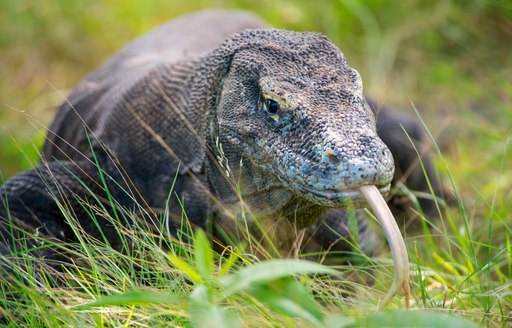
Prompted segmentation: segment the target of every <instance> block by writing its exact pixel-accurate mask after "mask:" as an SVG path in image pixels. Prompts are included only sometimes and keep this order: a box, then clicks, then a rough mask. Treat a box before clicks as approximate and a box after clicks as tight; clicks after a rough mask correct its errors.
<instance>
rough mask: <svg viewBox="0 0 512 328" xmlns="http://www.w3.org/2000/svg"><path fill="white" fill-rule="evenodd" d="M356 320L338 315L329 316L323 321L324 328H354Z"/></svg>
mask: <svg viewBox="0 0 512 328" xmlns="http://www.w3.org/2000/svg"><path fill="white" fill-rule="evenodd" d="M355 323H356V319H354V318H349V317H345V316H342V315H339V314H335V315H331V316H329V317H328V318H327V319H326V320H325V327H326V328H348V327H354V324H355Z"/></svg>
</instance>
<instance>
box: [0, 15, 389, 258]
mask: <svg viewBox="0 0 512 328" xmlns="http://www.w3.org/2000/svg"><path fill="white" fill-rule="evenodd" d="M265 27H266V26H265V24H264V23H263V22H262V21H260V20H259V19H257V18H255V17H254V16H252V15H249V14H246V13H240V12H226V11H209V12H201V13H197V14H192V15H189V16H185V17H183V18H180V19H178V20H175V21H173V22H171V23H168V24H166V25H163V26H162V27H160V28H158V29H156V30H155V31H153V32H150V33H148V34H147V35H145V36H143V37H141V38H139V39H138V40H136V41H134V42H133V43H132V44H130V45H128V46H127V47H126V48H124V49H123V50H121V51H120V53H119V54H117V55H116V56H114V57H113V58H112V59H110V60H109V61H108V62H107V63H105V64H104V65H103V66H102V67H101V68H99V69H98V70H97V71H95V72H93V73H92V74H90V75H89V76H87V77H86V78H85V79H84V80H82V81H81V82H80V83H79V84H78V86H77V87H76V89H75V90H74V91H73V92H72V93H71V95H70V96H69V98H68V100H67V101H66V102H64V103H63V104H62V106H61V107H60V110H59V112H58V114H57V117H56V119H55V121H54V123H53V124H52V126H51V127H50V129H49V133H48V137H47V141H46V143H45V145H44V148H43V154H44V159H45V163H43V164H41V165H40V166H39V167H37V168H35V169H34V170H31V171H27V172H24V173H21V174H20V175H17V176H15V177H13V178H12V179H11V180H9V181H8V182H7V183H6V184H5V185H4V186H2V187H1V188H0V193H1V194H2V199H3V200H4V201H3V202H0V219H1V221H2V227H1V228H2V229H1V235H0V237H2V238H1V239H3V242H1V243H0V244H3V246H2V247H0V248H2V252H3V253H6V252H9V249H11V248H12V247H15V245H12V241H13V238H12V237H13V232H12V230H11V229H10V228H9V227H10V222H11V221H12V222H14V225H15V226H18V227H22V228H23V229H24V230H29V231H35V230H37V233H38V234H39V236H46V237H48V238H53V239H58V240H64V241H74V240H76V237H75V236H74V234H73V232H72V231H71V230H70V228H69V225H68V223H67V222H66V220H65V218H64V217H63V216H62V214H60V206H59V204H58V202H59V201H60V202H61V203H62V204H64V205H65V206H67V207H68V208H70V209H71V210H73V212H74V213H75V215H76V216H77V218H78V220H79V222H80V224H81V226H82V227H83V228H84V229H85V230H86V231H87V232H88V233H90V234H91V235H93V236H98V238H100V236H102V234H101V233H100V232H99V231H98V227H97V225H96V224H95V223H94V222H91V220H90V218H89V216H88V215H87V213H86V211H85V210H84V206H83V202H84V201H86V203H92V205H94V204H95V203H97V202H100V203H103V204H106V205H107V208H109V206H110V205H111V201H110V199H111V198H110V196H112V197H113V199H115V200H116V202H117V203H116V205H117V206H118V207H119V208H128V209H133V208H135V207H136V206H135V204H136V203H137V204H140V206H141V207H143V208H145V209H146V210H148V211H149V213H153V214H154V216H156V219H158V216H159V213H161V212H163V210H164V208H165V207H166V206H169V209H170V215H171V218H172V219H174V221H173V224H174V226H173V227H171V228H172V230H173V229H178V228H179V226H180V220H181V215H182V209H181V205H180V202H181V203H182V204H183V207H184V209H185V211H186V213H187V215H188V218H189V219H190V223H191V224H192V225H193V226H198V227H201V228H204V229H207V228H208V227H209V225H210V224H211V223H213V224H215V225H216V226H218V227H220V228H221V229H224V230H228V231H229V230H236V229H237V225H238V224H239V223H240V219H241V218H242V217H244V218H247V220H249V221H251V220H252V222H254V221H261V222H267V223H268V222H270V223H276V222H281V221H280V219H281V218H284V219H286V220H287V221H288V222H289V223H291V224H292V226H294V227H295V229H300V228H304V227H308V226H309V227H310V228H309V229H310V232H311V234H312V235H313V239H314V240H315V241H316V243H318V244H319V247H320V248H332V247H333V245H334V248H335V249H347V248H348V245H347V243H345V242H343V241H342V240H341V239H342V238H339V237H340V236H341V237H346V238H348V236H349V233H348V228H347V225H348V224H347V214H346V213H345V212H344V211H343V210H342V209H351V208H360V207H363V206H366V205H367V204H366V201H364V198H363V196H362V194H361V193H360V192H359V187H361V186H363V185H376V186H378V187H379V188H380V189H381V191H382V192H386V191H387V190H389V184H390V182H391V180H392V178H393V170H394V165H393V157H392V155H391V153H390V151H389V150H388V148H387V147H386V145H385V144H384V143H383V142H382V141H381V140H380V138H379V136H378V135H377V132H376V126H375V117H374V113H373V112H372V110H370V108H369V106H368V104H367V102H366V100H365V98H364V96H363V89H362V82H361V78H360V76H359V74H358V73H357V72H356V71H355V70H354V69H353V68H351V67H349V65H348V64H347V62H346V60H345V58H344V56H343V54H342V53H341V51H340V50H339V49H338V48H337V47H336V46H334V45H333V44H332V43H331V42H330V41H329V40H328V39H327V38H326V37H325V36H322V35H321V34H317V33H297V32H289V31H282V30H273V29H268V28H265ZM262 28H264V29H262ZM245 29H249V30H246V31H244V30H245ZM100 172H101V174H100ZM175 177H177V180H176V182H175V183H174V178H175ZM63 182H64V183H63ZM61 184H63V187H61V186H60V185H61ZM172 186H174V188H173V193H172V195H171V197H169V191H170V189H171V187H172ZM106 189H108V193H107V192H106ZM48 190H50V191H52V194H53V195H52V194H50V193H48ZM174 196H177V197H174ZM177 198H179V199H180V202H179V201H178V200H177ZM168 200H169V203H167V201H168ZM2 203H3V205H2ZM111 211H114V210H113V209H111ZM8 213H9V214H8ZM356 216H357V217H358V224H359V230H360V232H361V233H362V235H361V236H360V240H361V247H362V248H363V249H365V250H366V251H372V248H373V247H374V245H373V242H372V241H373V239H372V237H371V236H370V235H369V234H368V232H367V231H368V230H367V229H366V223H365V221H364V220H363V219H362V217H361V215H360V214H356ZM210 219H212V220H210ZM313 223H314V224H313ZM312 224H313V225H312ZM249 225H250V226H251V222H249ZM328 225H329V226H333V227H334V228H335V231H336V232H337V233H336V234H334V235H333V231H332V229H331V228H330V227H328ZM284 226H287V227H288V225H286V224H285V225H284ZM99 227H100V228H101V229H102V230H103V231H104V233H105V235H107V236H109V238H111V240H110V243H111V244H112V245H113V246H114V247H121V243H120V241H119V239H118V237H116V233H115V231H114V230H113V228H112V227H111V226H110V225H109V224H108V223H107V222H106V221H104V220H102V218H101V217H100V218H99ZM15 235H16V237H20V238H21V239H28V242H29V243H31V244H33V243H35V241H33V240H30V237H27V236H19V234H18V233H15ZM289 235H293V233H291V232H290V233H289ZM45 255H47V256H48V257H52V256H53V255H54V254H45Z"/></svg>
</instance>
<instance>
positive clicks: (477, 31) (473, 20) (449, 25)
mask: <svg viewBox="0 0 512 328" xmlns="http://www.w3.org/2000/svg"><path fill="white" fill-rule="evenodd" d="M204 8H239V9H246V10H250V11H253V12H255V13H257V14H259V15H260V16H262V17H263V18H264V19H266V20H267V21H268V22H269V23H270V24H272V25H274V26H276V27H279V28H286V29H291V30H299V31H305V30H313V31H320V32H323V33H324V34H326V35H327V36H329V37H330V39H331V40H332V41H333V42H334V43H336V44H337V45H338V46H339V47H340V49H342V51H343V52H344V53H345V55H346V56H347V58H348V60H349V63H350V64H351V65H352V66H353V67H355V68H356V69H358V70H359V72H360V73H361V76H362V77H363V81H364V85H365V90H366V92H367V94H369V95H371V96H372V97H373V98H374V99H376V100H377V102H379V103H386V104H388V105H391V106H395V107H397V108H401V109H402V110H403V111H404V112H409V113H411V114H413V115H414V111H413V104H414V106H416V107H417V108H418V109H419V111H420V113H421V115H422V117H423V118H424V119H425V121H426V122H427V125H428V127H429V129H430V130H431V131H432V133H433V135H434V136H435V137H436V139H437V140H438V141H439V143H440V144H441V146H442V149H443V161H446V162H447V163H448V164H449V167H450V168H451V171H452V172H451V174H452V177H453V178H454V180H456V182H457V183H458V184H459V186H460V189H461V191H462V192H463V193H466V194H467V195H468V196H469V197H470V198H469V199H470V201H471V199H472V198H474V197H476V198H479V197H481V198H483V199H484V200H485V202H491V201H492V197H493V195H494V194H498V195H499V198H498V200H500V201H501V202H502V203H503V202H504V200H505V199H507V197H509V198H510V195H511V188H512V173H511V171H512V164H511V162H512V156H511V152H510V150H507V147H508V146H510V139H511V135H512V129H511V127H512V78H511V76H512V2H511V1H508V0H496V1H478V0H473V1H464V0H457V1H456V0H451V1H448V0H446V1H430V0H429V1H421V0H406V1H402V2H400V3H398V2H396V3H394V5H393V4H391V2H389V1H384V0H368V1H355V0H352V1H306V0H303V1H288V0H279V1H276V0H271V1H269V0H263V1H243V0H236V1H220V0H218V1H213V0H212V1H206V0H203V1H147V0H108V1H80V0H53V1H31V0H0V31H1V33H0V63H1V64H0V173H1V176H2V178H3V179H6V178H8V177H9V176H12V175H13V174H15V173H16V172H18V171H20V170H25V169H28V168H30V167H32V166H33V165H35V164H36V163H37V162H38V160H39V158H38V152H37V151H38V149H39V148H40V147H41V145H42V142H43V140H44V135H45V127H46V126H48V124H49V123H50V122H51V120H52V118H53V116H54V114H55V109H56V107H57V106H58V105H59V104H60V103H61V102H63V101H64V99H65V97H66V95H67V94H68V93H69V92H70V91H71V89H72V88H73V86H74V85H75V83H76V82H77V81H78V80H79V79H80V78H82V77H83V76H84V75H85V74H87V73H88V72H90V71H91V70H93V69H94V68H96V67H97V66H98V65H100V64H101V63H102V62H103V61H104V60H106V59H107V58H108V57H109V56H110V55H112V54H113V53H115V52H116V50H118V49H119V48H120V47H122V46H123V45H124V44H125V43H127V42H129V41H130V40H132V39H133V38H135V37H137V36H139V35H140V34H142V33H144V32H146V31H149V30H150V29H152V28H153V27H155V26H157V25H158V24H160V23H163V22H165V21H167V20H169V19H172V18H173V17H176V16H178V15H181V14H184V13H188V12H191V11H195V10H199V9H204ZM509 148H510V147H509ZM441 170H442V168H441ZM480 210H482V211H484V212H485V210H484V209H480ZM504 211H506V213H510V208H508V209H506V210H504Z"/></svg>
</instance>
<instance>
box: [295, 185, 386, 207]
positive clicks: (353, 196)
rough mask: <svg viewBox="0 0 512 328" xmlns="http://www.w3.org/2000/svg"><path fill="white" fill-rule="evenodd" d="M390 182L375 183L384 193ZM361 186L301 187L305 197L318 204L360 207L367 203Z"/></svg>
mask: <svg viewBox="0 0 512 328" xmlns="http://www.w3.org/2000/svg"><path fill="white" fill-rule="evenodd" d="M390 186H391V184H387V185H380V186H379V185H377V186H376V187H377V189H378V190H379V192H380V193H381V194H386V193H388V192H389V190H390ZM360 187H361V186H358V187H354V188H349V189H342V190H340V189H323V190H318V189H310V188H307V187H303V188H302V189H303V192H304V196H305V198H308V199H309V200H311V201H313V202H315V203H318V204H320V205H324V206H329V207H339V208H348V207H352V208H361V207H366V206H367V205H368V203H367V201H366V198H365V197H364V195H363V193H362V192H361V190H360Z"/></svg>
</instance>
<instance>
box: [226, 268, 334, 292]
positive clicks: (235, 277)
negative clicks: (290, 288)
mask: <svg viewBox="0 0 512 328" xmlns="http://www.w3.org/2000/svg"><path fill="white" fill-rule="evenodd" d="M312 273H325V274H335V273H336V271H335V270H333V269H331V268H328V267H326V266H323V265H321V264H318V263H315V262H309V261H303V260H285V259H279V260H272V261H265V262H260V263H257V264H254V265H250V266H247V267H245V268H242V269H240V270H239V271H237V272H236V273H233V274H231V275H228V276H225V277H223V278H222V279H221V280H220V283H221V285H222V286H224V295H225V296H229V295H230V294H232V293H236V292H239V291H243V290H245V289H247V288H248V287H250V286H251V284H254V283H260V284H261V283H265V282H268V281H272V280H277V279H280V278H284V277H289V276H295V275H300V274H312Z"/></svg>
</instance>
